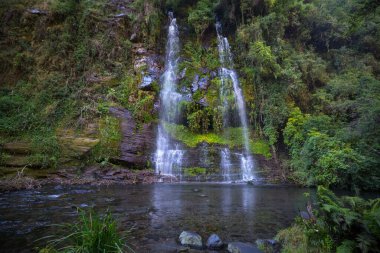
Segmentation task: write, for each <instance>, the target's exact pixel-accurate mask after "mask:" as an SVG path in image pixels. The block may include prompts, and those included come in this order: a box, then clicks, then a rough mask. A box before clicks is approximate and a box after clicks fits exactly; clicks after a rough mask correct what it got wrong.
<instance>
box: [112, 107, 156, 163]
mask: <svg viewBox="0 0 380 253" xmlns="http://www.w3.org/2000/svg"><path fill="white" fill-rule="evenodd" d="M109 111H110V113H111V114H112V115H113V116H115V117H117V118H119V119H120V120H121V132H122V141H121V144H120V151H121V156H120V157H114V158H112V159H111V160H112V162H113V163H116V164H122V165H126V166H129V167H133V168H140V169H141V168H144V167H146V166H147V163H148V161H149V160H150V155H151V154H152V153H153V152H154V148H155V144H156V143H155V140H156V128H155V125H153V124H151V123H148V124H144V125H142V127H141V129H139V130H137V125H136V122H135V120H134V119H133V116H132V114H131V113H130V112H129V111H128V110H126V109H123V108H116V107H110V109H109Z"/></svg>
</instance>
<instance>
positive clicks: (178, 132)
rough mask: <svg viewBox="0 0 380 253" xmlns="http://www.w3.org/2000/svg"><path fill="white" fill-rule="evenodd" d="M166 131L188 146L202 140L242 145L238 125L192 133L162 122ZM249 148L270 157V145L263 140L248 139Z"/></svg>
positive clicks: (186, 129) (231, 145) (240, 129)
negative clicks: (210, 131)
mask: <svg viewBox="0 0 380 253" xmlns="http://www.w3.org/2000/svg"><path fill="white" fill-rule="evenodd" d="M164 127H165V129H166V131H167V132H168V133H169V134H170V135H171V136H172V137H173V138H174V139H176V140H179V141H181V142H183V143H184V144H186V145H187V146H188V147H191V148H194V147H196V146H197V145H198V144H200V143H202V142H206V143H209V144H220V145H227V146H229V147H230V148H236V147H242V146H243V145H244V140H243V134H242V131H243V129H242V128H240V127H235V128H227V129H225V130H224V134H216V133H203V134H199V133H193V132H192V131H190V129H188V128H187V127H185V126H183V125H176V124H171V123H166V122H165V123H164ZM249 149H250V151H251V152H252V153H254V154H257V155H263V156H265V157H266V158H270V157H271V153H270V147H269V145H268V143H267V142H266V141H264V140H252V139H250V140H249Z"/></svg>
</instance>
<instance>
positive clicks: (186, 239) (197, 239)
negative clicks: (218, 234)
mask: <svg viewBox="0 0 380 253" xmlns="http://www.w3.org/2000/svg"><path fill="white" fill-rule="evenodd" d="M179 241H180V243H181V244H182V245H184V246H189V247H191V248H195V249H201V248H202V247H203V244H202V237H201V236H200V235H199V234H197V233H195V232H192V231H183V232H182V233H181V234H180V236H179Z"/></svg>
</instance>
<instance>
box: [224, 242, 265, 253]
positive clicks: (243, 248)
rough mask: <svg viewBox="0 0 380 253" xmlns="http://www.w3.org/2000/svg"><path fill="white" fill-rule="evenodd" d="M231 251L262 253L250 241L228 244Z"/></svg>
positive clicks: (230, 252)
mask: <svg viewBox="0 0 380 253" xmlns="http://www.w3.org/2000/svg"><path fill="white" fill-rule="evenodd" d="M228 252H229V253H262V251H260V250H259V249H258V248H257V247H255V246H253V245H252V244H250V243H243V242H231V243H229V244H228Z"/></svg>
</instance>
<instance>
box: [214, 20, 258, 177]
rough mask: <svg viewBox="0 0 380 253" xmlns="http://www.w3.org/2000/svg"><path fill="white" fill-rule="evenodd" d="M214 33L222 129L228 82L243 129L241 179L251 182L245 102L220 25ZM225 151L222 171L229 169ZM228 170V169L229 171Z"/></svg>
mask: <svg viewBox="0 0 380 253" xmlns="http://www.w3.org/2000/svg"><path fill="white" fill-rule="evenodd" d="M216 32H217V35H218V51H219V60H220V63H221V65H222V66H221V68H220V70H219V76H220V78H221V97H222V99H223V107H224V113H223V114H224V127H226V124H227V122H228V121H229V119H228V114H227V113H226V111H227V108H228V107H229V102H228V99H227V96H228V95H229V92H230V89H229V87H228V86H227V83H228V81H229V80H230V81H231V82H232V86H233V93H234V98H235V102H236V104H237V109H238V112H239V119H240V124H241V127H242V128H243V131H242V135H243V136H242V137H243V140H244V153H243V154H241V160H240V161H241V165H240V166H241V179H242V180H243V181H251V180H254V179H255V176H254V161H253V158H252V156H251V155H250V151H249V131H248V121H247V114H246V109H245V102H244V97H243V93H242V90H241V88H240V84H239V78H238V76H237V74H236V71H235V70H234V68H233V60H232V53H231V49H230V45H229V43H228V40H227V38H226V37H223V36H222V32H221V24H220V23H217V24H216ZM226 154H227V153H226V150H222V151H221V157H222V159H221V167H222V169H223V171H225V170H224V167H226V164H227V167H229V164H230V160H229V159H230V158H229V152H228V155H226ZM229 169H230V168H228V170H229Z"/></svg>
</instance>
